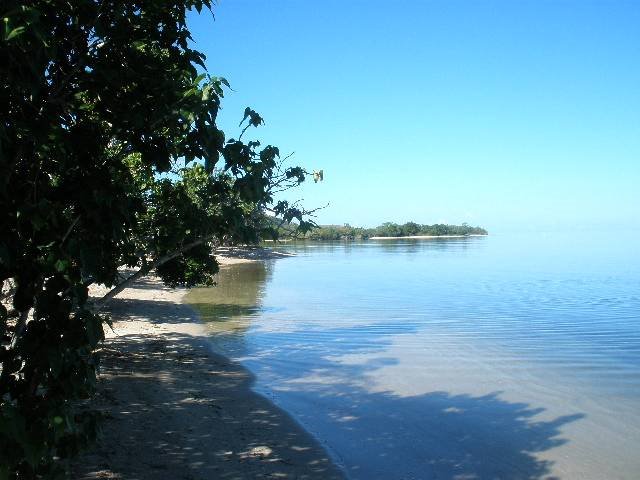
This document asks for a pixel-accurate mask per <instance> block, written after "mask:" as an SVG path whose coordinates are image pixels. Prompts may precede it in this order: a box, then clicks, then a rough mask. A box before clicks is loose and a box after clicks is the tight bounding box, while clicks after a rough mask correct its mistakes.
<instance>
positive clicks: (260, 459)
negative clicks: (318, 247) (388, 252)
mask: <svg viewBox="0 0 640 480" xmlns="http://www.w3.org/2000/svg"><path fill="white" fill-rule="evenodd" d="M227 253H228V256H225V257H218V259H219V261H220V265H221V267H224V266H227V265H233V264H235V263H242V262H252V261H259V260H258V259H256V258H242V257H243V254H242V252H227ZM245 253H246V252H245ZM273 253H277V252H262V253H261V254H260V255H259V256H269V255H270V254H273ZM236 254H237V255H236ZM187 291H188V290H187V289H175V290H172V289H169V288H167V287H164V286H163V285H162V284H161V283H160V281H159V279H157V278H155V277H145V278H143V279H141V280H140V281H139V282H138V283H136V284H135V285H134V286H132V287H131V288H128V289H126V290H124V291H123V292H121V293H120V294H119V295H118V296H117V297H116V298H114V299H113V300H112V302H111V304H110V306H109V310H108V313H109V314H110V315H111V318H112V320H113V325H114V329H113V330H108V331H106V332H105V333H106V339H105V342H104V346H103V348H102V351H101V352H100V355H101V358H102V361H101V373H100V375H99V377H98V387H97V393H96V395H95V397H94V398H93V399H92V400H91V401H90V403H89V407H90V408H92V409H95V410H99V411H100V412H101V413H102V415H103V417H104V422H103V424H102V433H101V435H100V437H99V440H98V442H97V443H96V444H95V445H94V446H92V447H91V448H90V449H89V450H88V451H87V452H86V453H84V454H82V455H80V456H79V457H78V458H76V459H75V460H74V461H73V462H72V478H76V479H85V480H89V479H105V478H106V479H133V478H135V479H137V480H142V479H167V480H169V479H185V480H187V479H189V480H195V479H209V478H225V479H244V478H296V479H308V480H313V479H318V480H320V479H336V480H337V479H343V478H344V475H343V473H342V472H341V471H340V469H339V467H337V466H336V465H335V464H334V463H333V461H332V460H331V459H330V457H329V454H328V453H327V452H326V451H325V450H324V448H323V447H322V446H321V445H320V444H319V443H318V441H317V440H315V439H314V438H313V436H312V435H311V434H310V433H309V432H307V431H306V430H304V429H303V427H302V426H300V425H299V424H298V423H297V422H296V421H295V420H294V419H293V418H292V417H291V416H290V415H289V414H288V413H286V412H285V411H284V410H282V409H280V408H278V407H277V406H275V405H274V404H273V403H271V402H270V401H269V400H268V399H267V398H265V397H263V396H262V395H260V394H258V393H256V392H254V391H253V390H252V388H251V386H252V385H253V383H254V380H255V378H254V377H253V375H252V374H251V373H250V372H249V371H247V370H246V369H245V368H244V367H242V366H241V365H240V364H238V363H236V362H233V361H231V360H229V359H228V358H226V357H223V356H221V355H218V354H216V353H214V352H213V351H212V349H211V347H210V344H209V343H208V339H207V332H206V328H205V326H204V324H202V323H201V322H200V320H199V318H198V315H197V313H196V312H195V311H194V310H193V309H192V308H191V307H190V306H189V305H187V304H185V303H183V302H182V299H183V297H184V295H185V294H186V293H187ZM99 293H100V292H99V291H96V292H94V294H96V295H98V294H99Z"/></svg>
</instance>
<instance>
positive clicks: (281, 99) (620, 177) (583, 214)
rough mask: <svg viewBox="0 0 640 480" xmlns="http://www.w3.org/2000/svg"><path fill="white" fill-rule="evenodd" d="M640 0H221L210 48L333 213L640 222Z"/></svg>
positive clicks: (369, 217) (240, 97)
mask: <svg viewBox="0 0 640 480" xmlns="http://www.w3.org/2000/svg"><path fill="white" fill-rule="evenodd" d="M639 25H640V2H639V1H628V2H624V1H599V2H590V1H587V0H580V1H542V0H539V1H531V2H527V1H514V0H509V1H480V0H478V1H471V0H469V1H455V0H453V1H451V0H447V1H445V0H442V1H417V0H416V1H387V2H380V1H375V0H369V1H360V0H353V1H344V0H342V1H337V0H328V1H324V2H309V1H293V0H289V1H284V0H270V1H266V0H254V1H248V0H221V1H220V2H219V4H218V6H217V7H216V9H215V21H214V20H213V19H212V18H211V15H210V14H208V13H207V14H202V15H200V16H198V15H195V14H193V15H191V16H190V27H191V29H192V33H193V36H194V40H195V42H196V43H195V48H197V49H198V50H200V51H203V52H204V53H205V54H206V55H207V67H208V69H209V72H210V73H211V74H213V75H221V76H224V77H226V78H227V79H228V80H229V82H230V83H231V86H232V88H233V91H231V92H228V94H227V96H226V98H225V99H224V101H223V108H224V109H223V112H222V113H221V116H220V124H221V126H222V127H223V129H224V130H225V131H226V132H227V135H228V136H233V135H236V134H237V132H238V128H237V124H238V121H239V120H240V118H241V117H242V112H243V111H244V108H245V107H246V106H251V107H252V108H254V109H256V110H257V111H258V112H260V113H261V114H262V115H263V116H264V117H265V119H266V122H267V125H266V126H265V127H263V128H261V129H259V130H256V131H255V132H254V134H255V136H256V137H258V138H259V139H260V140H262V141H263V143H265V144H266V143H270V144H273V145H277V146H278V147H280V149H281V152H284V153H288V152H292V151H295V157H294V160H293V161H294V163H297V164H301V165H303V166H305V167H306V168H308V169H310V170H311V169H319V168H322V169H323V170H324V172H325V181H324V182H323V183H322V184H317V185H316V184H313V182H310V183H309V184H308V185H305V186H304V187H303V188H302V189H300V190H299V191H297V192H296V193H295V195H293V197H292V198H303V199H304V201H305V204H306V205H307V206H309V207H313V206H319V205H323V204H326V203H329V204H330V205H329V207H328V208H326V209H324V210H323V211H322V212H321V213H320V214H319V217H318V221H319V222H320V223H337V224H342V223H350V224H352V225H364V226H372V225H376V224H379V223H382V222H383V221H397V222H405V221H408V220H413V221H416V222H420V223H434V222H447V223H462V222H468V223H470V224H474V225H482V226H485V227H487V228H488V229H489V230H490V231H493V232H496V231H497V232H500V231H510V230H527V229H533V230H540V229H543V230H564V229H571V230H576V229H578V230H591V229H610V228H627V227H628V226H629V225H632V224H636V225H637V224H640V27H639Z"/></svg>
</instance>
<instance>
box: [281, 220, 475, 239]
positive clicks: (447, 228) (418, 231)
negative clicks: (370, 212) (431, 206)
mask: <svg viewBox="0 0 640 480" xmlns="http://www.w3.org/2000/svg"><path fill="white" fill-rule="evenodd" d="M283 230H286V229H283ZM417 235H428V236H435V237H438V236H444V235H487V231H486V230H485V229H484V228H481V227H471V226H469V225H467V224H466V223H463V224H462V225H445V224H435V225H420V224H417V223H414V222H407V223H405V224H404V225H399V224H397V223H391V222H387V223H383V224H382V225H380V226H378V227H374V228H362V227H352V226H351V225H348V224H345V225H342V226H341V225H320V226H318V227H317V228H313V229H312V230H310V231H309V232H308V233H306V234H304V235H302V236H300V237H298V238H302V239H307V240H356V239H362V240H365V239H368V238H371V237H412V236H417ZM283 236H284V235H283Z"/></svg>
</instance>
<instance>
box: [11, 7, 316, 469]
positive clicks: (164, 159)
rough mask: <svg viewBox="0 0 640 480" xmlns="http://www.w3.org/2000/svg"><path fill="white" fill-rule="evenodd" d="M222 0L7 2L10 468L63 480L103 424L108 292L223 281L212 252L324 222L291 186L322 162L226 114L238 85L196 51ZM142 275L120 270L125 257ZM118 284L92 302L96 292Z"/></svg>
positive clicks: (248, 115) (248, 114)
mask: <svg viewBox="0 0 640 480" xmlns="http://www.w3.org/2000/svg"><path fill="white" fill-rule="evenodd" d="M211 3H212V2H211V0H199V1H198V0H182V1H179V0H175V1H171V2H157V1H155V0H138V1H135V2H128V1H124V0H74V1H73V2H59V1H56V0H36V1H31V2H19V1H14V0H5V1H3V3H2V6H1V7H0V11H1V14H2V19H3V25H2V32H1V38H0V42H1V43H0V92H1V93H0V112H1V114H2V121H1V122H0V232H1V236H0V285H1V287H2V297H1V300H2V303H1V304H0V479H3V478H40V477H46V478H57V477H61V476H64V474H65V468H64V466H65V464H64V462H65V459H68V458H70V457H71V456H72V455H74V454H75V453H76V452H77V451H78V450H79V449H80V448H81V447H82V446H83V445H85V444H86V443H87V441H89V440H90V438H91V437H92V436H93V435H94V434H95V429H96V421H95V420H96V419H95V415H93V414H92V413H91V412H84V413H80V412H79V411H78V410H77V409H74V408H73V405H74V403H75V402H76V401H77V400H78V399H81V398H87V397H88V396H89V395H90V394H91V392H92V389H93V387H94V384H95V372H96V367H97V359H96V356H95V355H94V351H95V349H96V347H97V346H98V344H99V343H100V341H101V340H102V339H103V322H104V321H105V320H106V317H105V316H103V315H101V314H100V313H99V307H100V306H101V303H102V302H103V301H105V300H107V299H108V298H110V297H111V296H113V295H114V294H116V293H117V292H118V291H120V290H121V289H122V288H124V287H125V286H126V285H127V284H128V283H129V282H131V281H133V280H135V278H137V277H138V276H141V275H143V274H145V273H148V272H149V271H151V270H152V269H155V270H156V271H157V273H158V274H159V275H160V277H161V278H162V280H163V281H164V282H165V283H167V284H169V285H173V286H175V285H183V286H192V285H195V284H208V283H211V281H212V275H213V274H214V273H215V272H216V271H217V264H216V262H215V259H214V258H213V257H212V255H211V253H212V249H214V248H215V247H216V246H217V245H219V244H220V243H223V242H233V241H236V242H252V241H256V240H257V239H259V238H261V237H264V236H266V235H274V234H275V232H276V231H277V229H276V228H275V227H276V226H277V225H274V221H273V220H272V217H271V216H270V215H275V216H278V217H279V218H280V219H281V220H280V221H279V223H289V222H291V221H292V220H295V221H296V225H298V227H299V228H301V229H302V230H306V229H309V228H311V226H312V225H313V223H312V222H310V221H309V220H308V219H307V217H306V213H307V212H305V210H304V209H303V208H302V207H300V206H299V205H298V204H289V203H287V202H286V201H276V199H275V197H276V195H277V193H279V192H281V191H283V190H286V189H288V188H291V187H294V186H296V185H298V184H299V183H301V182H302V181H303V180H304V178H305V175H306V172H305V171H304V170H303V169H302V168H300V167H289V168H287V167H286V166H285V164H284V160H281V159H280V154H279V150H278V149H277V148H276V147H273V146H270V145H268V146H265V147H264V148H262V147H261V145H260V143H259V142H258V141H244V140H243V139H242V137H243V135H244V134H245V133H246V131H247V129H248V128H249V127H258V126H259V125H261V124H262V123H263V119H262V118H261V117H260V115H258V114H257V113H256V112H255V111H253V110H251V109H250V108H247V109H246V111H245V112H244V118H243V121H242V122H241V125H242V128H243V129H242V132H241V134H240V136H239V137H238V139H233V138H231V139H226V137H225V135H224V133H223V132H222V131H221V130H220V129H219V128H218V127H217V126H216V117H217V114H218V110H219V108H220V101H221V98H222V96H223V88H224V87H225V86H228V83H227V81H226V80H225V79H224V78H221V77H213V76H210V75H209V74H208V73H206V68H205V65H204V60H205V57H204V55H203V54H202V53H199V52H198V51H196V50H194V49H192V48H191V43H190V40H191V36H190V33H189V30H188V28H187V25H186V12H187V11H188V10H189V9H196V10H197V11H198V12H200V11H201V10H203V9H204V10H211V7H212V5H211ZM121 266H128V267H130V268H133V269H136V270H137V273H136V274H134V275H132V276H130V277H128V278H125V279H123V278H121V276H120V272H119V270H118V269H119V267H121ZM96 282H97V283H103V284H107V285H111V286H113V290H112V291H111V292H110V294H108V295H107V297H106V298H105V299H103V301H102V302H97V303H92V302H91V301H89V298H88V293H87V292H88V290H87V289H88V286H90V285H91V284H92V283H96Z"/></svg>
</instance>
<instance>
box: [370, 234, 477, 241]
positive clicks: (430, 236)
mask: <svg viewBox="0 0 640 480" xmlns="http://www.w3.org/2000/svg"><path fill="white" fill-rule="evenodd" d="M488 236H489V235H486V234H480V233H470V234H469V235H408V236H404V237H369V238H368V239H367V240H396V239H398V238H405V239H406V238H418V239H426V238H465V237H488Z"/></svg>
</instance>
